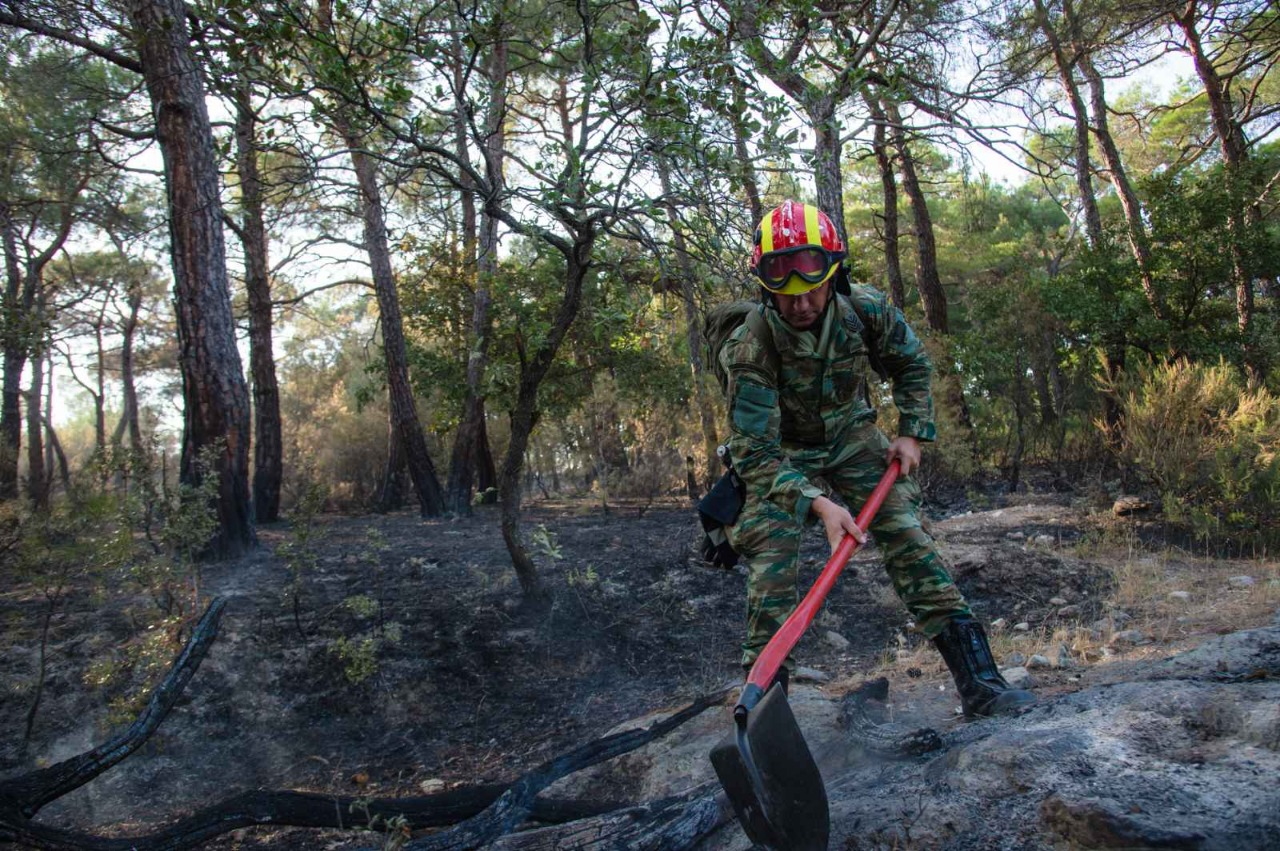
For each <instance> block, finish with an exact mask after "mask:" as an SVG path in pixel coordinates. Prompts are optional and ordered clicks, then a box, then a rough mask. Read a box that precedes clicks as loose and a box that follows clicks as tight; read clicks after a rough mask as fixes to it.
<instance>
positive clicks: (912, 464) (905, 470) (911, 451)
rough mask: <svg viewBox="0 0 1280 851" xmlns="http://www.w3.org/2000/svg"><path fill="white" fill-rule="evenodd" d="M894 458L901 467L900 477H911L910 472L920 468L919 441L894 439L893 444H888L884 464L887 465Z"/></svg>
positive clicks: (911, 438)
mask: <svg viewBox="0 0 1280 851" xmlns="http://www.w3.org/2000/svg"><path fill="white" fill-rule="evenodd" d="M894 458H897V459H898V463H899V464H901V465H902V475H903V476H909V475H911V471H912V470H914V469H915V468H916V467H919V466H920V441H918V440H916V439H915V438H914V437H895V438H894V439H893V443H890V444H889V452H888V454H887V455H885V459H884V462H885V463H886V464H888V463H890V462H892V461H893V459H894Z"/></svg>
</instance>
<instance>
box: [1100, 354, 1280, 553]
mask: <svg viewBox="0 0 1280 851" xmlns="http://www.w3.org/2000/svg"><path fill="white" fill-rule="evenodd" d="M1108 389H1109V392H1112V393H1115V394H1117V396H1118V397H1119V398H1120V401H1121V404H1122V405H1123V408H1124V412H1125V421H1124V422H1125V426H1124V436H1123V441H1122V445H1121V446H1120V448H1119V450H1118V451H1119V454H1120V460H1121V461H1122V462H1124V463H1126V464H1128V465H1129V466H1130V467H1131V468H1132V470H1133V472H1134V473H1136V474H1137V475H1138V476H1139V477H1141V479H1142V480H1143V481H1144V482H1145V483H1147V484H1149V485H1150V486H1151V487H1153V488H1154V489H1155V490H1156V491H1158V493H1159V495H1160V498H1161V501H1162V503H1163V505H1164V509H1165V513H1166V515H1167V517H1168V519H1169V520H1171V521H1173V522H1175V523H1183V524H1186V525H1187V526H1189V527H1190V528H1191V529H1192V530H1193V531H1194V532H1195V533H1196V534H1197V536H1199V537H1200V538H1202V539H1204V540H1206V541H1216V542H1223V543H1234V544H1238V545H1252V546H1254V547H1258V546H1262V547H1268V546H1272V545H1274V544H1275V543H1277V542H1280V454H1278V453H1280V399H1277V398H1276V397H1275V396H1272V395H1271V394H1270V393H1269V392H1267V390H1265V389H1258V390H1248V389H1246V388H1245V387H1244V386H1243V384H1242V382H1241V381H1240V379H1239V377H1238V375H1237V373H1236V372H1235V370H1233V369H1232V368H1231V367H1229V366H1227V365H1226V364H1225V363H1219V364H1217V365H1216V366H1208V365H1203V364H1190V363H1185V362H1176V363H1172V364H1168V365H1162V366H1156V367H1152V368H1149V369H1144V370H1139V371H1135V372H1134V373H1131V374H1130V375H1129V376H1127V377H1126V378H1125V379H1122V384H1121V385H1120V386H1115V387H1111V388H1108Z"/></svg>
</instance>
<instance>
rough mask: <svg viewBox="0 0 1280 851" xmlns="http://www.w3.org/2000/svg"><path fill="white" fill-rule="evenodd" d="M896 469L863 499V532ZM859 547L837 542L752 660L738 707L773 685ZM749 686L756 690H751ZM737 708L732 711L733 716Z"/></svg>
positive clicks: (860, 514)
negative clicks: (820, 570) (799, 597)
mask: <svg viewBox="0 0 1280 851" xmlns="http://www.w3.org/2000/svg"><path fill="white" fill-rule="evenodd" d="M899 469H900V466H899V464H898V461H897V459H894V460H893V461H890V462H889V468H888V469H887V470H885V471H884V475H883V476H881V477H880V482H879V484H877V485H876V488H875V490H873V491H872V492H871V496H869V497H867V502H866V504H865V505H863V506H862V511H860V512H858V516H857V518H856V519H855V520H854V522H855V523H857V524H858V528H859V529H862V530H863V531H866V529H867V527H868V526H870V525H871V521H872V519H873V518H874V517H875V516H876V512H878V511H879V510H880V506H881V505H883V504H884V500H885V497H886V496H888V495H889V489H890V488H892V487H893V483H894V482H896V481H897V480H898V471H899ZM860 546H861V544H859V543H858V541H857V539H856V538H854V537H853V536H852V535H849V534H845V536H844V538H843V539H842V540H841V541H840V545H839V546H838V547H836V551H835V552H833V553H832V554H831V558H829V559H827V566H826V567H824V568H822V573H820V574H818V579H817V581H816V582H814V583H813V587H812V588H810V589H809V593H808V594H805V595H804V599H803V600H801V601H800V605H799V606H796V610H795V611H794V612H792V613H791V617H789V618H787V620H786V623H784V624H783V625H782V628H781V629H779V630H778V631H777V632H776V633H774V635H773V638H771V639H769V643H768V644H766V645H765V648H764V650H763V651H761V653H760V656H759V657H758V658H757V659H756V663H755V664H754V665H752V666H751V673H750V674H749V675H748V676H747V686H746V687H745V688H743V690H742V697H741V698H740V699H739V700H738V707H741V708H743V709H746V710H750V709H751V706H752V705H754V704H755V703H756V702H757V701H759V700H760V698H761V697H763V696H764V693H765V691H766V690H768V688H769V686H770V685H771V684H772V683H773V679H774V677H776V676H777V675H778V669H779V668H781V667H782V663H783V662H784V661H785V660H786V658H787V656H788V655H789V654H790V653H791V651H792V649H794V648H795V646H796V644H797V643H799V641H800V636H802V635H804V631H805V630H806V629H808V628H809V624H811V623H813V619H814V618H815V617H816V616H817V614H818V610H819V609H821V608H822V603H823V602H824V601H825V600H826V599H827V594H828V593H830V591H831V589H832V587H834V586H835V584H836V580H837V579H839V578H840V574H841V572H842V571H843V570H844V567H845V565H846V564H848V563H849V558H850V557H851V556H852V555H853V554H854V553H855V552H857V551H858V547H860ZM751 686H755V687H756V688H754V689H752V688H751ZM748 695H750V696H751V697H752V698H754V699H752V700H751V701H750V704H748V705H745V706H744V704H747V700H748ZM736 712H737V709H736V708H735V714H736Z"/></svg>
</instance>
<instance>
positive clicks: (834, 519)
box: [809, 496, 867, 552]
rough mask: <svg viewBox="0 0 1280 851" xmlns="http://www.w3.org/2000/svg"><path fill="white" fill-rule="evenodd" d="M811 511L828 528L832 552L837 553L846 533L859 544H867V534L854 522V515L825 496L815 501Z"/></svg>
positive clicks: (828, 539)
mask: <svg viewBox="0 0 1280 851" xmlns="http://www.w3.org/2000/svg"><path fill="white" fill-rule="evenodd" d="M809 510H810V511H812V512H813V513H814V514H816V515H818V519H819V520H821V521H822V525H823V526H824V527H825V528H826V532H827V543H828V544H830V545H831V552H835V551H836V547H838V546H840V541H841V540H843V539H844V536H845V534H846V533H848V534H850V535H852V536H853V537H854V540H856V541H857V542H858V543H859V544H863V543H866V541H867V533H866V532H864V531H862V530H861V529H859V528H858V524H857V523H855V522H853V515H852V514H850V513H849V512H848V511H847V510H846V509H844V508H841V507H840V506H839V505H837V504H836V503H834V502H832V501H831V500H829V499H827V498H826V497H825V496H820V497H818V498H817V499H815V500H814V501H813V505H811V506H810V507H809Z"/></svg>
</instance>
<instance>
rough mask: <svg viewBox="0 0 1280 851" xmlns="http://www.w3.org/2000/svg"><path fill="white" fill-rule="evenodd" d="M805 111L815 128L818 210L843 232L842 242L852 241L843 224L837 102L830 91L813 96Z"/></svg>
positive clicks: (842, 191)
mask: <svg viewBox="0 0 1280 851" xmlns="http://www.w3.org/2000/svg"><path fill="white" fill-rule="evenodd" d="M805 113H806V114H807V115H808V117H809V125H810V127H811V128H812V129H813V179H814V183H815V184H816V185H817V190H818V209H820V210H822V212H824V213H826V214H827V216H829V217H830V218H831V221H832V223H834V224H835V226H836V232H837V233H838V234H840V241H841V242H843V243H844V244H845V245H848V244H849V235H848V232H847V230H846V228H845V224H844V182H843V180H842V179H841V176H840V152H841V150H842V148H843V146H844V140H843V139H841V138H840V120H839V118H837V117H836V101H835V98H834V97H833V96H832V95H831V94H823V95H821V96H818V97H812V98H810V103H809V104H807V105H806V109H805Z"/></svg>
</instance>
